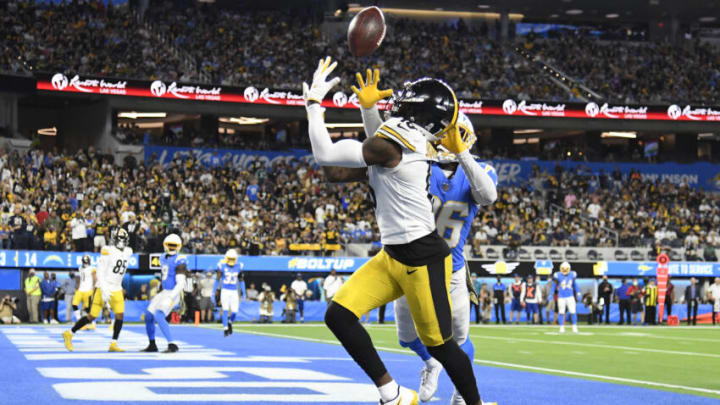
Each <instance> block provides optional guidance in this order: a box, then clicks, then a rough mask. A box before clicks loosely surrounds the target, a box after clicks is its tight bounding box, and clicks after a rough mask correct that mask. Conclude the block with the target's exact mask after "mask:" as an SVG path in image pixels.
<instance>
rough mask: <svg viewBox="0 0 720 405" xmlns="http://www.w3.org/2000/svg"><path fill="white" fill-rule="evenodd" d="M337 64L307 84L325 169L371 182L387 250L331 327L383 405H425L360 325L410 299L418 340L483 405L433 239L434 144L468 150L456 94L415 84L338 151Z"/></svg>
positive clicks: (349, 285)
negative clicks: (329, 98) (378, 121)
mask: <svg viewBox="0 0 720 405" xmlns="http://www.w3.org/2000/svg"><path fill="white" fill-rule="evenodd" d="M336 65H337V63H332V64H331V60H330V58H326V59H325V60H321V61H320V63H319V65H318V68H317V70H316V71H315V74H314V76H313V82H312V85H311V86H308V85H307V84H305V83H303V94H304V98H305V102H306V108H307V113H308V123H309V133H310V142H311V144H312V150H313V155H314V157H315V160H316V161H317V163H318V164H319V165H321V166H333V167H335V166H339V167H344V168H347V170H346V172H347V173H349V174H348V178H355V179H357V180H361V179H365V178H366V177H367V178H369V183H370V187H371V190H372V193H373V197H374V200H375V206H376V209H375V215H376V218H377V223H378V227H379V229H380V240H381V242H382V243H383V245H384V246H383V249H382V250H381V251H380V252H379V253H378V254H377V255H376V256H375V257H373V258H372V259H371V260H370V261H368V262H367V263H366V264H364V265H363V266H361V268H360V269H358V270H357V271H356V272H355V273H354V274H353V275H352V276H351V277H350V279H349V280H348V281H347V282H346V283H345V284H344V285H343V286H342V287H341V288H340V290H339V291H338V292H337V294H335V296H334V297H333V299H332V302H331V303H330V305H329V306H328V309H327V312H326V313H325V323H326V324H327V325H328V327H329V328H330V330H331V331H332V332H333V333H334V334H335V336H336V337H337V338H338V340H339V341H340V342H341V343H342V344H343V346H344V347H345V349H346V350H347V351H348V353H349V354H350V355H351V356H352V358H353V359H354V360H355V362H356V363H357V364H358V365H359V366H360V367H361V368H362V369H363V371H365V373H366V374H367V375H368V377H370V379H371V380H372V381H373V382H374V383H375V385H376V386H377V387H378V391H379V393H380V404H381V405H385V404H391V405H411V404H417V393H415V391H413V390H410V389H407V388H404V387H400V386H399V385H398V384H397V383H396V382H395V381H394V380H393V379H392V377H390V374H389V373H388V372H387V369H386V368H385V365H384V364H383V363H382V361H381V360H380V357H379V356H378V354H377V352H376V351H375V348H374V347H373V345H372V341H371V339H370V336H369V335H368V334H367V331H366V330H365V329H364V328H363V327H362V325H361V324H360V323H359V317H360V316H362V315H363V314H365V313H367V312H369V311H370V310H372V309H374V308H377V307H379V306H381V305H383V304H386V303H388V302H390V301H393V300H395V299H397V298H399V297H401V296H403V295H405V296H406V298H407V301H408V306H409V307H410V311H411V313H412V317H413V320H414V322H415V325H416V329H417V332H418V336H419V337H420V339H421V341H422V342H423V343H424V344H425V345H426V346H427V348H428V351H429V352H430V354H431V355H432V356H433V357H435V358H436V359H437V360H438V361H439V362H440V363H442V365H443V367H444V368H445V370H447V372H448V375H449V376H450V378H451V380H452V381H453V383H454V384H455V386H456V387H457V389H458V391H459V392H460V393H461V395H462V396H463V397H464V398H466V399H467V402H468V403H469V404H471V405H478V404H481V403H482V401H481V400H480V394H479V393H478V389H477V385H476V380H475V375H474V373H473V369H472V364H471V362H470V360H469V358H468V357H467V355H465V353H464V352H463V351H462V350H461V349H460V347H459V346H458V344H457V342H455V340H453V330H452V315H451V314H452V308H451V304H450V294H449V289H450V279H451V274H452V255H451V253H450V249H449V248H448V245H447V243H446V242H445V241H444V240H443V239H442V238H441V237H440V236H439V235H438V234H437V232H435V218H434V215H433V211H432V204H431V203H430V199H429V198H428V186H429V185H428V183H427V181H428V177H429V174H430V163H429V161H428V159H429V158H430V157H432V156H433V155H434V154H436V152H435V149H434V147H433V146H432V145H431V144H430V143H431V142H433V143H439V142H442V143H443V145H445V146H446V147H447V148H448V150H450V151H451V152H453V153H456V154H458V153H461V152H463V151H465V150H466V148H465V146H464V145H462V140H461V139H460V135H459V133H458V129H457V127H456V126H455V125H456V123H457V119H458V114H459V108H458V103H457V98H456V97H455V93H454V92H453V91H452V89H451V88H450V87H448V86H447V85H446V84H445V83H443V82H442V81H439V80H435V79H429V78H424V79H420V80H417V81H415V82H412V83H409V84H408V85H407V86H406V87H405V89H404V90H403V91H402V92H401V93H400V94H399V95H398V96H396V97H395V98H394V99H393V105H392V108H391V109H390V118H389V119H387V120H386V121H385V122H384V123H383V124H382V125H380V127H379V128H378V129H377V131H375V132H374V133H368V138H367V139H366V140H365V141H364V142H362V143H361V142H357V141H354V140H341V141H339V142H337V143H334V144H333V142H332V140H331V139H330V135H329V133H328V131H327V128H326V127H325V122H324V116H323V113H324V109H323V108H322V106H321V103H322V100H323V99H324V97H325V95H326V94H327V93H328V91H330V89H332V87H334V86H335V85H336V84H337V83H338V82H339V81H340V79H339V78H334V79H332V80H330V81H327V77H328V75H329V74H330V73H331V72H332V71H333V69H334V68H335V67H336ZM377 76H379V72H378V73H377V74H376V78H377ZM369 79H371V80H369V81H372V78H371V77H370V78H369ZM376 84H377V80H375V86H374V90H375V91H376V92H377V93H380V91H379V90H377V86H376ZM372 90H373V89H370V90H368V91H372ZM385 93H387V92H385ZM361 104H365V103H364V102H362V101H361ZM373 104H374V103H373ZM363 107H364V108H363V110H362V113H363V114H375V115H378V112H377V110H374V111H366V109H369V108H370V107H371V106H367V107H366V106H363ZM353 176H355V177H353Z"/></svg>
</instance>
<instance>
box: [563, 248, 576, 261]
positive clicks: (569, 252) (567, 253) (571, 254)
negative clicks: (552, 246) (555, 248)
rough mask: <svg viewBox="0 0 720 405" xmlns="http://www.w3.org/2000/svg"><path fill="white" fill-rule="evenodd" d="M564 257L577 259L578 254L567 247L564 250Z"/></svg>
mask: <svg viewBox="0 0 720 405" xmlns="http://www.w3.org/2000/svg"><path fill="white" fill-rule="evenodd" d="M565 259H566V260H577V259H578V254H577V252H575V251H574V250H572V249H568V250H566V251H565Z"/></svg>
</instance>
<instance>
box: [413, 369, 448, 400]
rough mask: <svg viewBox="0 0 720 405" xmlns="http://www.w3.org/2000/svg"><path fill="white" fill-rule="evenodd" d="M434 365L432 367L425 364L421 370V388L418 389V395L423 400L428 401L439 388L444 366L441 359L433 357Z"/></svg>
mask: <svg viewBox="0 0 720 405" xmlns="http://www.w3.org/2000/svg"><path fill="white" fill-rule="evenodd" d="M431 363H432V365H431V366H430V367H428V366H427V364H426V365H425V367H423V369H422V370H421V371H420V388H419V389H418V396H419V397H420V400H421V401H423V402H427V401H429V400H431V399H432V397H433V395H435V392H436V391H437V388H438V378H439V377H440V372H441V371H442V369H443V367H442V364H440V362H439V361H437V360H435V359H431Z"/></svg>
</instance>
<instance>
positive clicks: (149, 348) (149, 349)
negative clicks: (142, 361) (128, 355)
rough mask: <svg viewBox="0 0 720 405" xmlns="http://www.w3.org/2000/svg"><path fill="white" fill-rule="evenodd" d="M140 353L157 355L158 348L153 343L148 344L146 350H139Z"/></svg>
mask: <svg viewBox="0 0 720 405" xmlns="http://www.w3.org/2000/svg"><path fill="white" fill-rule="evenodd" d="M140 351H141V352H146V353H157V352H158V347H157V346H156V345H155V343H150V344H149V345H148V346H147V347H146V348H144V349H142V350H140Z"/></svg>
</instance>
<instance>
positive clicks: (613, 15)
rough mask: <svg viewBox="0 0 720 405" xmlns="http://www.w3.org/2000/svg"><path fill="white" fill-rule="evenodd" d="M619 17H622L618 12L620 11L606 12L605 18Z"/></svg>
mask: <svg viewBox="0 0 720 405" xmlns="http://www.w3.org/2000/svg"><path fill="white" fill-rule="evenodd" d="M618 17H620V14H618V13H610V14H605V18H618Z"/></svg>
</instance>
